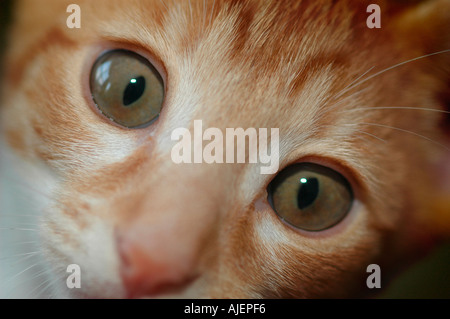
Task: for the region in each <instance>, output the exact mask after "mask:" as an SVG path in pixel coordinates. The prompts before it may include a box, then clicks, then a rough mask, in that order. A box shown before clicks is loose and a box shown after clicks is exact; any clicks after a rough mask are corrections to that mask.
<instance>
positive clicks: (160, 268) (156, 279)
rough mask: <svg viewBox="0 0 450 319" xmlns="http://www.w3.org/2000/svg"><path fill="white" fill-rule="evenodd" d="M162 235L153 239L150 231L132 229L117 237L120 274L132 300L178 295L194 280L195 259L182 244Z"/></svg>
mask: <svg viewBox="0 0 450 319" xmlns="http://www.w3.org/2000/svg"><path fill="white" fill-rule="evenodd" d="M130 231H131V232H130ZM158 233H159V232H157V233H156V234H155V233H153V234H152V235H151V236H149V232H148V230H145V229H141V231H139V230H130V229H128V230H127V234H124V233H123V232H122V233H121V234H120V233H119V234H118V235H117V246H118V251H119V256H120V261H121V266H120V273H121V276H122V281H123V284H124V287H125V289H126V292H127V297H129V298H138V297H155V296H158V295H164V294H171V293H177V292H180V291H181V290H182V289H183V288H185V287H186V286H187V285H188V284H189V283H190V282H191V281H192V280H193V279H194V276H193V275H192V271H191V270H192V266H191V265H192V258H191V256H189V255H188V254H186V253H185V252H184V251H183V246H182V243H174V242H170V241H169V242H167V241H165V240H164V238H165V237H166V236H158ZM158 237H159V238H158Z"/></svg>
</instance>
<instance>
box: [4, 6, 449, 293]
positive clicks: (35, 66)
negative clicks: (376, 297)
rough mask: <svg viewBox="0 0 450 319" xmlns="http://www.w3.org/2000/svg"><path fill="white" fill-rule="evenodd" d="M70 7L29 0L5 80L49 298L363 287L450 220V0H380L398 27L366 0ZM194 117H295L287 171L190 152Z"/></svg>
mask: <svg viewBox="0 0 450 319" xmlns="http://www.w3.org/2000/svg"><path fill="white" fill-rule="evenodd" d="M43 3H45V4H43ZM69 4H70V1H46V2H42V1H41V2H39V4H38V3H37V2H36V1H26V0H23V1H19V2H18V4H17V6H16V7H15V13H16V15H15V23H14V26H13V29H12V31H11V34H10V39H11V44H10V46H9V47H8V55H7V58H6V72H5V81H4V84H3V95H2V103H1V106H2V107H1V112H2V113H1V120H2V136H3V138H4V140H5V141H6V143H5V146H4V149H5V152H6V150H8V152H10V153H12V155H11V156H12V157H13V159H14V162H16V163H20V165H21V166H19V167H21V168H20V169H19V170H25V169H24V167H26V168H27V170H30V171H33V174H29V175H27V176H25V177H23V179H24V180H25V181H26V183H28V184H29V185H32V186H33V187H34V188H36V189H39V190H40V191H41V192H40V193H39V194H40V195H38V196H37V197H40V204H39V205H36V206H35V209H36V212H34V213H33V214H35V216H38V217H37V222H36V229H35V230H36V231H35V233H36V234H35V236H36V237H35V239H34V240H35V241H36V242H38V243H39V253H38V255H39V258H40V259H39V264H40V265H41V267H43V268H45V269H47V270H48V271H47V272H46V274H45V276H43V277H45V278H43V282H46V283H47V284H44V285H43V286H42V288H40V289H37V291H36V295H37V296H39V294H40V293H42V294H44V293H46V294H50V295H54V296H57V297H60V296H72V297H117V298H122V297H175V296H176V297H216V298H217V297H219V298H220V297H240V298H246V297H250V298H259V297H302V298H303V297H307V298H308V297H309V298H310V297H346V296H351V295H354V294H356V293H359V292H361V291H362V292H363V293H367V292H368V290H369V289H368V288H367V286H366V278H367V273H366V268H367V266H368V265H369V264H373V263H377V264H379V265H381V267H382V269H383V267H386V268H391V267H393V266H398V265H400V264H401V263H403V262H404V261H405V260H406V259H408V258H409V257H410V255H411V253H419V252H422V251H424V250H426V249H427V248H429V246H430V245H431V243H432V242H433V241H434V240H435V238H436V237H437V236H438V235H440V234H439V229H438V227H437V226H436V225H437V224H436V220H437V219H438V217H436V216H437V213H435V212H438V211H443V210H442V208H439V209H438V208H436V207H435V203H436V201H437V199H438V198H444V195H442V196H441V194H444V193H443V192H444V191H445V190H444V191H443V189H444V187H442V183H441V182H440V181H439V180H438V174H436V171H437V170H436V167H438V166H439V165H447V164H446V163H448V161H447V160H446V159H447V156H448V155H447V152H448V151H447V149H446V146H445V143H446V140H445V134H444V130H443V129H442V127H443V126H445V122H444V121H445V119H444V118H445V116H446V114H445V113H442V111H444V110H445V103H448V99H447V100H446V99H445V97H446V96H448V95H446V94H445V93H446V92H448V83H449V77H448V76H449V72H448V71H449V69H448V66H449V65H450V64H449V60H450V54H449V53H448V52H446V53H445V52H443V53H440V54H435V55H431V56H427V57H422V56H424V55H427V54H431V53H435V52H439V51H442V50H445V49H448V48H449V47H450V38H449V34H448V33H447V34H445V32H442V30H448V29H449V28H448V24H449V23H448V21H450V19H448V18H449V17H448V12H450V10H449V9H450V6H449V2H448V1H430V2H429V3H423V4H422V5H420V6H419V7H418V8H415V7H414V8H409V7H403V6H401V5H393V4H387V3H384V2H383V3H381V4H380V5H381V6H382V8H383V15H382V18H383V20H382V21H383V25H382V28H381V29H369V28H367V25H366V19H367V17H368V15H369V14H368V13H367V12H366V5H367V4H366V3H365V2H364V3H363V2H362V1H285V2H282V1H194V0H192V1H144V0H135V1H119V0H110V1H83V0H79V1H77V4H78V5H79V6H80V8H81V19H82V20H81V28H80V29H69V28H68V27H67V26H66V19H67V17H68V16H69V13H67V12H66V8H67V6H68V5H69ZM30 12H33V14H30ZM424 23H425V24H426V25H429V28H430V29H429V30H425V31H424V30H422V29H421V28H420V25H424ZM445 23H446V24H447V26H446V25H445ZM435 30H441V31H440V32H435ZM417 57H422V58H420V59H417V60H414V61H412V59H415V58H417ZM404 62H407V63H404ZM400 63H402V65H399V64H400ZM393 66H395V67H393ZM445 66H446V67H447V69H445V68H444V67H445ZM135 69H137V70H140V71H139V72H140V73H139V72H138V73H139V74H137V73H136V75H139V76H140V77H136V76H135V77H134V78H133V82H123V81H128V80H129V79H130V76H131V77H133V76H134V75H133V76H132V72H134V71H133V70H135ZM136 72H137V71H136ZM102 76H105V80H102V79H103V78H102ZM105 81H107V82H108V83H110V84H111V85H112V86H113V87H114V89H111V90H106V89H105V88H104V85H103V84H104V83H106V82H105ZM151 81H153V82H151ZM127 83H128V86H127ZM130 83H132V84H134V85H131V84H130ZM140 83H141V84H140ZM142 83H145V84H146V85H148V83H153V84H154V85H152V86H151V87H152V88H156V89H155V90H156V91H155V92H156V93H155V92H153V91H152V92H153V93H148V92H149V91H145V90H144V89H142V87H144V86H145V85H144V86H142ZM130 85H131V86H130ZM139 85H141V86H139ZM147 87H150V86H147ZM124 88H125V90H124ZM140 88H141V89H142V90H141V89H140ZM126 90H128V91H126ZM126 92H128V93H126ZM130 92H131V93H130ZM143 92H146V93H143ZM144 94H147V95H148V96H147V95H144ZM140 99H144V100H140ZM138 100H139V101H138ZM128 102H129V103H128ZM117 103H119V104H120V103H122V105H121V107H122V108H121V109H120V110H121V111H117V108H116V107H115V105H116V104H117ZM127 103H128V104H133V103H139V105H140V106H139V107H138V106H136V105H137V104H133V105H135V106H136V107H134V106H133V107H134V108H133V109H131V111H130V108H128V109H126V108H125V107H126V104H127ZM447 105H448V104H447ZM425 109H428V110H425ZM430 109H434V111H433V110H430ZM124 110H125V111H124ZM141 110H142V112H144V113H145V112H147V111H148V112H147V113H145V114H144V113H140V112H141ZM149 110H150V111H149ZM116 111H117V112H118V113H117V112H116ZM195 120H202V123H203V126H204V127H205V128H207V127H213V128H218V129H219V130H221V131H223V132H225V131H226V128H244V129H246V128H256V129H258V128H278V129H279V170H278V172H276V173H275V174H260V168H261V164H251V163H248V162H246V163H236V164H230V163H229V164H217V163H216V164H206V163H203V164H194V163H193V164H189V163H182V164H177V163H175V162H174V161H173V160H172V157H171V153H172V150H173V147H174V145H175V144H176V141H174V140H173V139H172V138H171V136H172V132H173V131H174V130H176V129H177V128H187V129H188V130H191V131H192V130H193V124H194V121H195ZM2 152H3V149H2ZM305 163H308V164H307V165H306V166H305ZM308 165H309V166H308ZM316 168H317V169H316ZM304 172H306V173H307V174H313V175H307V176H308V177H307V178H306V177H305V176H306V175H301V174H303V173H304ZM298 174H300V175H298ZM32 176H34V178H32ZM35 176H39V178H36V177H35ZM299 177H301V179H300V180H304V182H305V183H304V184H307V183H309V185H312V186H308V187H310V188H299V187H307V186H302V185H300V184H299V183H298V179H299ZM441 177H442V175H441ZM292 181H294V182H292ZM310 181H314V183H316V181H318V182H317V183H316V184H317V185H316V184H311V183H312V182H311V183H310ZM299 185H300V186H299ZM314 185H316V186H314ZM327 185H328V186H327ZM311 187H312V188H311ZM314 187H316V188H317V189H316V191H315V193H314V192H313V193H314V194H313V195H311V191H310V190H311V189H314ZM302 189H303V191H302V192H303V194H306V195H302V196H301V199H300V200H298V198H297V197H299V193H300V190H302ZM305 192H306V193H305ZM308 192H309V193H308ZM308 194H309V195H308ZM318 194H320V197H319V195H318ZM308 196H309V197H308ZM299 198H300V197H299ZM317 198H319V199H317ZM308 199H310V202H308ZM292 202H293V203H294V204H295V205H297V206H295V205H292ZM311 203H313V204H311ZM302 205H303V206H304V207H306V208H305V210H304V211H306V209H310V208H311V207H310V206H311V205H314V206H313V208H311V209H312V213H311V214H313V217H311V218H312V221H310V219H308V226H305V225H306V222H305V219H304V218H303V217H304V216H305V215H300V216H301V218H300V217H298V216H299V210H301V209H302V208H304V207H300V206H302ZM294 206H295V207H294ZM331 212H333V214H334V213H336V214H335V215H333V214H331ZM305 214H306V215H308V214H310V213H308V212H307V213H305ZM331 215H332V216H331ZM308 216H310V215H308ZM317 216H318V217H317ZM308 218H309V217H308ZM0 223H1V219H0ZM400 262H401V263H400ZM71 264H76V265H79V267H80V269H81V274H82V277H81V278H82V281H81V288H80V289H72V290H71V289H68V288H67V286H66V279H67V277H68V275H69V274H68V273H67V272H66V268H67V266H68V265H71ZM0 267H1V263H0ZM25 268H26V266H24V269H25ZM394 268H395V267H394ZM30 275H32V274H30ZM44 280H46V281H44ZM16 286H17V285H16ZM11 287H14V285H12V284H11ZM44 287H45V289H44ZM49 291H50V293H49ZM3 293H7V292H3Z"/></svg>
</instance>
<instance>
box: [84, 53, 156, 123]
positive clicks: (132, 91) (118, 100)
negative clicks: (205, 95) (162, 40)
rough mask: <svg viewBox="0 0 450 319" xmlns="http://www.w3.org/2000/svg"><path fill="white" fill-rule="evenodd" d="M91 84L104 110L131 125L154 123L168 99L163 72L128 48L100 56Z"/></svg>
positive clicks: (116, 119) (104, 113)
mask: <svg viewBox="0 0 450 319" xmlns="http://www.w3.org/2000/svg"><path fill="white" fill-rule="evenodd" d="M90 88H91V94H92V98H93V100H94V102H95V105H96V106H97V108H98V109H99V110H100V112H101V113H102V114H103V115H105V116H106V117H108V118H109V119H110V120H112V121H114V122H116V123H117V124H119V125H121V126H124V127H127V128H139V127H144V126H147V125H150V124H151V123H153V122H154V121H155V120H156V119H157V118H158V116H159V113H160V112H161V108H162V105H163V100H164V83H163V80H162V78H161V75H160V74H159V73H158V71H157V70H156V69H155V67H154V66H153V65H152V64H151V63H150V62H148V61H147V60H146V59H145V58H143V57H142V56H140V55H138V54H136V53H134V52H131V51H127V50H114V51H109V52H107V53H105V54H103V55H102V56H100V57H99V58H98V59H97V61H96V62H95V64H94V66H93V68H92V71H91V77H90Z"/></svg>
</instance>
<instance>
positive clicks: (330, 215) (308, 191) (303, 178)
mask: <svg viewBox="0 0 450 319" xmlns="http://www.w3.org/2000/svg"><path fill="white" fill-rule="evenodd" d="M268 200H269V203H270V205H271V206H272V208H273V209H274V211H275V212H276V213H277V215H278V216H279V217H280V218H281V219H282V220H284V221H286V222H287V223H288V224H290V225H292V226H294V227H295V228H298V229H302V230H306V231H314V232H317V231H322V230H326V229H329V228H331V227H333V226H335V225H337V224H338V223H339V222H340V221H342V220H343V219H344V217H345V216H346V215H347V214H348V213H349V211H350V209H351V207H352V203H353V192H352V188H351V186H350V184H349V182H348V181H347V180H346V179H345V178H344V177H343V176H342V175H341V174H339V173H338V172H336V171H334V170H332V169H329V168H327V167H324V166H320V165H316V164H312V163H300V164H294V165H292V166H289V167H287V168H286V169H284V170H283V171H281V172H280V173H279V174H278V175H277V176H276V177H275V179H274V180H273V181H272V182H271V183H270V185H269V187H268Z"/></svg>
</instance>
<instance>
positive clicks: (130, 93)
mask: <svg viewBox="0 0 450 319" xmlns="http://www.w3.org/2000/svg"><path fill="white" fill-rule="evenodd" d="M144 91H145V78H144V77H143V76H139V77H136V78H132V79H130V82H129V83H128V85H127V87H126V88H125V92H124V93H123V105H124V106H128V105H130V104H133V103H134V102H136V101H137V100H139V99H140V97H141V96H142V94H143V93H144Z"/></svg>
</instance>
